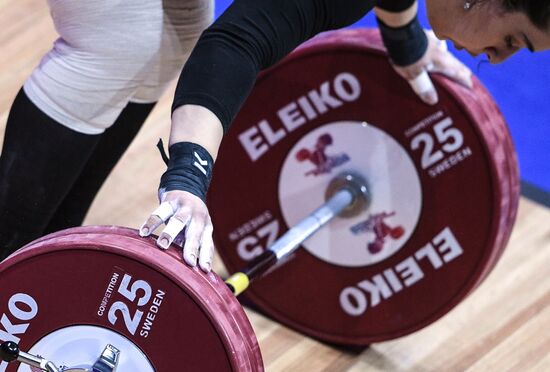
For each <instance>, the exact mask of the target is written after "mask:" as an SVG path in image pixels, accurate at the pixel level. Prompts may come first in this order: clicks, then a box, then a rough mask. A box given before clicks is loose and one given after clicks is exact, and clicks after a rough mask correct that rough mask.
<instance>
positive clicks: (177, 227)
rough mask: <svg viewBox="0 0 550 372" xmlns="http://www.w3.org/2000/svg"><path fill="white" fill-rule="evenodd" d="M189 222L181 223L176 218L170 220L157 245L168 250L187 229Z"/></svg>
mask: <svg viewBox="0 0 550 372" xmlns="http://www.w3.org/2000/svg"><path fill="white" fill-rule="evenodd" d="M187 222H188V220H187V221H181V220H180V219H178V218H176V217H172V218H170V220H169V221H168V224H167V225H166V227H165V228H164V230H163V231H162V233H161V234H160V235H159V237H158V239H157V245H158V246H159V247H161V248H163V249H168V247H169V246H170V244H172V242H173V241H174V239H175V238H176V236H178V234H179V233H180V232H181V231H182V230H183V229H184V228H185V226H186V225H187Z"/></svg>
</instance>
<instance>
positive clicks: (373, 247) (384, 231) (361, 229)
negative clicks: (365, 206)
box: [351, 212, 405, 254]
mask: <svg viewBox="0 0 550 372" xmlns="http://www.w3.org/2000/svg"><path fill="white" fill-rule="evenodd" d="M393 216H395V212H391V213H387V212H382V213H376V214H371V215H370V216H369V218H367V219H366V220H365V221H363V222H360V223H358V224H357V225H355V226H352V227H351V232H352V233H353V234H354V235H359V234H361V233H367V232H372V233H373V234H374V240H372V241H371V242H369V243H368V245H367V249H368V250H369V252H370V253H372V254H376V253H378V252H381V251H382V249H384V244H385V243H386V238H387V237H388V236H389V237H390V238H392V239H393V240H397V239H399V238H400V237H402V236H403V234H404V233H405V229H404V228H403V226H400V225H398V226H396V227H390V226H389V225H388V224H387V223H386V221H385V219H386V218H389V217H393Z"/></svg>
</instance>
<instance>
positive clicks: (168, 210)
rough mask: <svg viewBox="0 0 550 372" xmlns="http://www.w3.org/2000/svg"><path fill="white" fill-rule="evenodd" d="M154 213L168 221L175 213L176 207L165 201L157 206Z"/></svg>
mask: <svg viewBox="0 0 550 372" xmlns="http://www.w3.org/2000/svg"><path fill="white" fill-rule="evenodd" d="M152 214H153V216H158V217H159V218H160V219H161V220H163V221H164V222H166V221H168V219H169V218H170V217H172V216H173V215H174V209H173V208H172V205H170V203H168V202H163V203H161V204H160V205H159V206H158V207H157V209H155V210H154V212H153V213H152Z"/></svg>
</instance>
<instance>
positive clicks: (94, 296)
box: [0, 227, 263, 372]
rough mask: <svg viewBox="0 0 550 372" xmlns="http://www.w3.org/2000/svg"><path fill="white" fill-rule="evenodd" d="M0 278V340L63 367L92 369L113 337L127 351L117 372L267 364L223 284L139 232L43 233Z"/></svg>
mask: <svg viewBox="0 0 550 372" xmlns="http://www.w3.org/2000/svg"><path fill="white" fill-rule="evenodd" d="M0 276H1V278H2V282H1V285H2V290H1V291H0V314H2V317H3V318H2V319H3V320H2V329H1V330H0V340H1V341H5V340H8V339H10V340H13V341H16V342H19V343H20V346H21V348H22V350H30V351H31V352H32V353H36V354H39V355H42V356H44V357H47V358H49V359H51V360H52V361H54V362H55V363H56V364H57V365H58V366H66V367H75V368H76V367H80V368H82V366H84V367H85V366H88V367H89V366H91V365H92V364H93V362H94V361H95V359H96V358H97V357H98V356H99V354H100V353H101V351H102V350H103V348H104V347H105V346H106V344H107V343H111V344H113V345H114V346H115V347H117V348H119V349H120V350H121V359H120V364H119V367H118V369H117V371H121V372H130V371H131V372H135V371H143V372H146V371H155V370H156V371H181V370H185V371H262V370H263V365H262V360H261V355H260V352H259V347H258V344H257V340H256V337H255V335H254V333H253V330H252V328H251V326H250V323H249V321H248V319H247V317H246V315H245V313H244V311H243V309H242V307H241V306H240V304H239V303H238V301H237V300H236V299H235V297H234V296H233V294H232V293H231V292H230V291H229V290H228V288H227V287H226V285H225V283H224V282H223V281H222V280H221V279H220V278H219V277H218V276H217V275H215V274H213V273H211V274H208V275H207V274H204V273H202V272H201V271H200V270H198V269H191V268H189V267H187V266H186V265H184V264H183V263H182V262H181V253H179V252H177V251H176V250H175V249H173V248H170V249H169V250H168V251H167V252H162V251H160V250H159V249H158V248H157V247H156V245H155V240H154V239H153V238H140V237H139V236H138V235H137V232H136V231H134V230H130V229H125V228H118V227H85V228H76V229H70V230H66V231H62V232H59V233H55V234H52V235H49V236H46V237H44V238H41V239H39V240H37V241H36V242H34V243H31V244H29V245H27V246H26V247H25V248H23V249H22V250H20V251H18V252H16V253H15V254H14V255H12V256H10V257H9V258H8V259H7V260H5V261H4V262H3V263H2V264H0ZM6 367H7V366H6V365H5V364H0V370H6V371H15V370H16V366H15V365H14V366H9V367H7V369H6Z"/></svg>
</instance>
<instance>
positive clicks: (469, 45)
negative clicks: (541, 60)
mask: <svg viewBox="0 0 550 372" xmlns="http://www.w3.org/2000/svg"><path fill="white" fill-rule="evenodd" d="M465 2H466V0H426V6H427V10H428V18H429V21H430V25H431V26H432V28H433V31H434V33H435V34H436V36H437V37H438V38H439V39H444V40H450V41H452V42H453V43H454V45H455V47H456V48H457V49H465V50H467V51H468V52H469V53H470V54H472V55H473V56H477V55H479V54H486V55H487V58H488V59H489V61H491V63H500V62H502V61H504V60H505V59H506V58H508V57H510V56H511V55H513V54H514V53H516V52H517V51H518V50H520V49H522V48H526V49H529V50H530V51H533V52H534V51H537V52H538V51H541V50H546V49H550V30H546V31H543V30H540V29H538V28H537V27H536V26H535V25H534V24H533V23H531V21H530V20H529V19H528V17H527V15H525V14H524V13H521V12H505V11H504V10H503V8H502V6H501V2H500V0H478V1H475V0H473V1H471V4H472V6H471V7H470V8H469V9H465V8H464V4H465Z"/></svg>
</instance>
